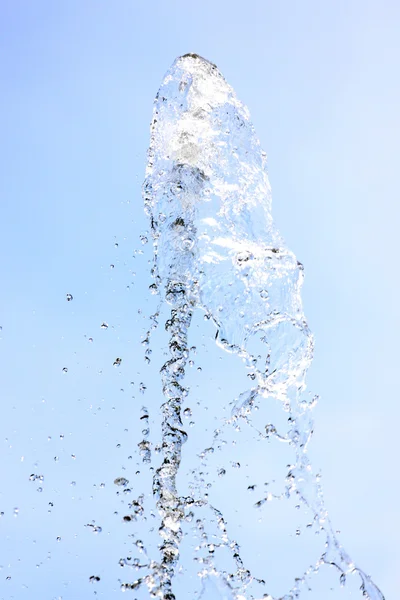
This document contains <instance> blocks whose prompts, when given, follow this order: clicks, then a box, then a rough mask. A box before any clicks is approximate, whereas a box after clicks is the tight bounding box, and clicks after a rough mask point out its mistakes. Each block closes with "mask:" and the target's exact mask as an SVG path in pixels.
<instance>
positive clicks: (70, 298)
mask: <svg viewBox="0 0 400 600" xmlns="http://www.w3.org/2000/svg"><path fill="white" fill-rule="evenodd" d="M66 297H67V302H71V300H73V299H74V297H73V295H72V294H67V296H66Z"/></svg>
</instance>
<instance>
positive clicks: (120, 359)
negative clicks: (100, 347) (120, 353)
mask: <svg viewBox="0 0 400 600" xmlns="http://www.w3.org/2000/svg"><path fill="white" fill-rule="evenodd" d="M121 363H122V358H116V359H115V360H114V362H113V366H114V367H119V366H120V364H121Z"/></svg>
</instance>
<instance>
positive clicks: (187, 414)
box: [183, 408, 192, 418]
mask: <svg viewBox="0 0 400 600" xmlns="http://www.w3.org/2000/svg"><path fill="white" fill-rule="evenodd" d="M183 416H184V417H186V418H189V417H191V416H192V409H191V408H185V410H184V411H183Z"/></svg>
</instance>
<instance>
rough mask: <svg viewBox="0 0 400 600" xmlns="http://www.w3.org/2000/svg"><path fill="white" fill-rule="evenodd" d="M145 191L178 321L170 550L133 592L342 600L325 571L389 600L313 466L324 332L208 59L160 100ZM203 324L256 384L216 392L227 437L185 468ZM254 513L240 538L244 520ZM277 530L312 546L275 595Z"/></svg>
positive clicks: (194, 63)
mask: <svg viewBox="0 0 400 600" xmlns="http://www.w3.org/2000/svg"><path fill="white" fill-rule="evenodd" d="M143 195H144V202H145V210H146V214H147V215H148V218H149V220H150V223H151V232H152V236H153V243H154V265H153V277H154V284H153V286H154V290H155V291H158V293H159V294H160V297H161V302H162V305H163V306H164V307H165V305H166V304H167V305H168V306H169V310H170V315H169V317H168V319H167V322H166V324H165V328H166V330H167V333H168V336H169V354H170V355H169V357H168V359H167V360H166V362H165V363H164V365H163V366H161V365H160V367H161V371H160V372H161V383H162V391H163V396H164V399H163V403H162V406H161V410H162V423H161V432H162V440H161V444H160V453H159V463H158V466H156V467H155V468H154V472H153V495H154V498H155V501H156V506H157V510H158V513H159V515H160V519H161V525H160V528H159V535H160V543H159V552H160V555H159V556H153V557H151V559H150V558H148V567H149V571H148V574H147V575H146V576H143V577H142V578H141V579H140V580H137V581H136V582H135V583H132V584H126V585H125V588H124V589H128V588H131V589H135V590H139V589H146V593H147V594H148V593H149V592H150V595H151V596H152V597H157V598H162V599H163V600H173V599H174V598H176V599H177V600H181V599H182V600H183V598H189V597H190V598H203V599H207V600H213V599H214V598H215V599H217V598H218V599H229V600H234V599H235V600H240V599H242V600H244V599H245V600H250V599H261V598H264V599H266V598H268V599H270V600H278V599H284V600H294V599H295V598H319V599H321V598H328V597H333V596H332V594H331V595H328V591H326V593H325V591H324V589H323V588H321V587H318V586H320V585H321V584H320V582H319V581H320V580H319V578H320V573H321V571H323V570H324V569H327V568H329V569H331V572H333V573H334V583H332V586H333V587H334V588H335V590H337V594H338V597H339V596H340V597H342V596H341V594H342V593H343V596H345V595H346V590H349V589H353V588H351V585H354V581H357V585H356V588H355V589H356V590H358V589H359V590H360V591H359V592H356V593H357V596H360V597H361V596H364V597H365V598H368V599H370V600H382V599H383V595H382V593H381V592H380V591H379V589H378V588H377V587H376V585H375V584H374V583H373V582H372V580H371V579H370V577H369V576H367V575H366V574H365V573H364V572H363V571H362V570H361V569H360V568H359V567H358V566H357V565H356V564H355V562H354V561H353V560H352V558H351V557H350V556H348V554H347V553H346V552H345V550H344V549H343V547H342V546H341V544H340V542H339V540H338V538H337V535H336V533H335V532H334V530H333V529H332V526H331V523H330V521H329V518H328V515H327V511H326V509H325V506H324V502H323V497H322V490H321V484H320V480H319V476H318V475H317V474H315V473H314V471H313V469H312V467H311V464H310V460H309V458H308V455H307V446H308V444H309V441H310V438H311V435H312V428H313V421H312V409H313V407H314V406H315V403H316V398H315V397H313V396H312V395H310V394H308V393H307V392H306V384H305V377H306V373H307V369H308V367H309V365H310V363H311V360H312V355H313V337H312V334H311V332H310V330H309V328H308V326H307V322H306V320H305V316H304V313H303V309H302V302H301V296H300V291H301V285H302V280H303V266H302V264H301V263H300V262H298V260H297V259H296V257H295V256H294V254H293V253H292V252H291V251H290V250H289V249H288V248H287V246H286V245H285V243H284V241H283V240H282V238H281V236H280V234H279V232H278V231H277V229H276V228H275V226H274V223H273V219H272V213H271V193H270V185H269V181H268V176H267V171H266V156H265V153H264V152H263V151H262V149H261V146H260V143H259V140H258V139H257V136H256V134H255V131H254V128H253V126H252V124H251V121H250V118H249V112H248V110H247V108H246V107H245V106H244V105H243V104H242V103H241V102H240V101H239V100H238V99H237V97H236V95H235V92H234V91H233V89H232V88H231V87H230V86H229V85H228V83H227V82H226V81H225V79H224V77H223V76H222V75H221V73H220V72H219V70H218V69H217V67H216V66H215V65H213V64H212V63H210V62H208V61H207V60H205V59H202V58H201V57H199V56H197V55H194V54H188V55H185V56H183V57H180V58H178V59H177V60H176V61H175V62H174V64H173V65H172V67H171V68H170V70H169V71H168V72H167V74H166V76H165V78H164V80H163V82H162V84H161V87H160V89H159V92H158V94H157V97H156V100H155V105H154V113H153V121H152V125H151V142H150V148H149V152H148V164H147V170H146V179H145V182H144V185H143ZM198 313H202V314H203V315H204V317H205V318H206V320H207V321H208V322H209V325H211V323H212V324H213V326H214V328H215V337H216V342H217V345H218V346H219V348H220V349H222V350H223V351H224V352H223V354H225V351H226V352H228V353H230V355H231V356H230V357H229V360H230V361H231V362H230V363H229V366H228V370H229V369H230V370H231V371H230V372H231V373H232V378H233V379H234V378H235V377H236V374H237V373H240V374H241V375H243V382H244V387H243V389H237V391H236V393H235V397H234V398H229V411H228V414H227V413H226V411H225V413H224V415H223V416H221V414H220V413H221V411H220V409H221V406H222V405H223V404H224V402H225V404H224V406H225V405H226V404H227V403H226V399H225V400H224V399H222V397H221V396H216V397H215V399H214V400H213V402H212V406H211V410H210V407H209V408H208V413H209V414H210V413H213V412H214V413H215V415H218V416H215V415H214V422H215V423H216V425H217V426H216V427H213V431H212V433H207V434H206V433H204V439H202V443H203V448H202V450H201V451H200V452H197V451H196V453H195V454H194V455H195V456H196V457H197V462H196V461H193V462H192V463H191V464H188V468H186V467H185V469H186V470H185V471H184V472H183V470H182V469H183V466H182V465H183V462H184V461H185V449H186V448H188V453H190V450H189V446H190V434H189V433H188V430H187V425H186V420H185V419H184V410H186V411H189V410H190V409H188V408H186V409H185V408H184V406H185V402H186V400H187V398H188V396H190V394H191V391H190V390H189V388H188V386H187V385H186V382H185V371H187V364H188V360H189V355H190V344H189V342H188V336H190V328H191V326H193V320H194V319H195V318H196V315H198ZM191 323H192V325H191ZM149 343H150V344H151V339H150V342H149ZM229 377H230V376H229ZM200 404H201V403H200ZM210 418H211V417H210ZM184 421H185V425H184ZM143 443H145V446H146V444H147V442H146V440H144V442H143ZM272 446H274V447H275V446H280V449H281V450H279V451H281V452H282V453H283V455H284V456H285V458H284V461H283V467H282V468H281V467H279V469H278V467H277V466H276V465H275V464H270V462H269V460H268V455H269V452H270V449H271V447H272ZM144 450H145V452H146V451H147V450H148V448H147V446H146V447H145V448H144ZM146 456H147V455H146ZM188 456H189V454H188ZM189 463H190V460H189ZM228 464H229V468H228V466H227V465H228ZM255 465H256V468H255ZM275 467H276V473H275V471H274V469H275ZM269 471H271V473H272V475H271V476H269V475H268V473H269ZM215 473H217V474H218V476H217V477H215V476H214V475H215ZM181 474H183V475H182V476H183V479H182V481H183V483H182V484H181V483H180V481H181V480H180V477H181ZM212 474H214V475H212ZM188 478H189V479H190V481H189V479H188ZM183 487H185V490H184V491H183V489H182V488H183ZM224 496H225V498H224ZM227 497H228V500H229V498H230V500H229V501H228V502H227ZM233 507H235V510H233ZM235 511H236V512H235ZM293 515H294V516H293ZM253 517H254V519H253V520H254V523H255V525H254V526H251V525H246V535H244V536H243V541H241V539H240V536H241V533H240V529H238V527H239V526H240V522H241V520H242V519H243V520H246V519H247V521H246V522H248V523H250V522H251V519H252V518H253ZM268 519H270V520H271V522H272V525H271V527H273V525H274V524H275V523H276V524H277V526H278V527H281V528H282V544H283V545H284V543H285V542H284V533H283V530H284V528H285V527H286V526H287V527H288V528H289V536H291V539H292V540H294V541H293V544H297V543H299V544H300V542H297V541H296V539H297V538H300V537H301V536H300V534H301V535H302V537H301V539H302V540H304V542H303V545H299V546H298V547H296V548H297V549H296V550H295V551H294V552H297V554H296V556H298V559H297V558H296V560H295V561H294V563H295V564H296V565H297V564H299V565H301V567H299V568H300V571H299V572H295V571H293V572H291V567H290V566H289V563H288V567H287V569H286V571H287V572H286V575H287V576H288V577H289V579H290V581H291V583H290V585H289V586H288V589H286V591H285V592H284V594H282V593H280V592H279V594H278V595H277V594H276V592H275V591H274V589H275V587H274V583H273V582H274V573H273V568H271V567H270V566H269V567H268V556H269V553H270V554H271V560H272V561H273V555H274V552H275V553H279V548H278V546H277V547H276V549H274V548H272V549H271V548H270V546H268V544H267V545H266V547H265V550H262V551H261V552H258V541H257V540H258V537H257V529H258V527H261V525H260V526H259V525H258V523H261V522H263V523H264V522H267V521H268ZM295 523H299V525H296V524H295ZM251 527H253V529H252V528H251ZM252 535H253V538H252V537H251V536H252ZM260 535H261V534H260ZM271 535H272V534H271ZM249 539H250V540H251V539H253V542H249V541H248V540H249ZM190 540H195V542H193V543H192V542H190ZM145 545H146V543H145V542H144V546H145ZM249 549H250V550H249ZM282 552H283V554H282V556H285V552H286V551H285V549H284V548H283V550H282ZM288 552H289V551H288ZM256 555H257V556H258V558H257V560H256V561H255V565H256V566H255V567H254V568H253V566H252V560H253V556H256ZM296 561H297V562H296ZM271 564H273V562H272V563H271ZM185 574H186V579H185ZM179 577H180V578H181V581H183V583H182V584H179V583H178V582H177V579H179ZM182 577H183V579H182ZM196 582H199V585H198V584H197V583H196ZM351 582H353V584H352V583H351ZM146 584H147V585H146ZM179 586H181V587H179ZM182 586H183V587H182ZM185 586H186V587H185ZM335 586H336V587H335ZM349 586H350V587H349ZM333 587H332V589H333ZM182 590H183V591H182ZM189 590H192V591H189ZM313 590H314V593H315V594H317V595H313ZM315 590H317V591H315ZM335 593H336V592H335ZM335 597H336V596H335ZM351 597H355V596H354V595H351Z"/></svg>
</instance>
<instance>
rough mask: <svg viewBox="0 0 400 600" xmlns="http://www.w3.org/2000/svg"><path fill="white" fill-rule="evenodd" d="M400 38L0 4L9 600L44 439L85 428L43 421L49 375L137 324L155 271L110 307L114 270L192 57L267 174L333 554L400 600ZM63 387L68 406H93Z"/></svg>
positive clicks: (316, 25)
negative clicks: (152, 149) (155, 117)
mask: <svg viewBox="0 0 400 600" xmlns="http://www.w3.org/2000/svg"><path fill="white" fill-rule="evenodd" d="M399 17H400V5H399V3H398V2H396V1H395V0H380V1H379V2H378V1H377V0H336V1H327V2H321V1H317V0H313V1H311V0H305V1H303V2H297V1H295V0H293V1H281V2H270V1H269V0H266V1H263V2H262V1H260V0H259V1H255V0H247V1H240V2H239V1H236V0H230V1H229V2H228V1H227V0H223V1H218V0H214V1H210V0H202V1H199V2H183V1H180V0H179V1H174V0H169V1H163V2H161V1H153V2H141V1H133V0H132V1H131V2H128V1H125V0H117V1H115V2H113V3H111V2H105V1H92V0H69V1H68V2H62V1H59V2H51V1H50V0H48V1H44V0H36V1H35V2H29V1H28V0H25V1H22V0H8V1H5V0H0V139H1V144H0V222H1V236H0V244H1V247H0V265H1V266H0V275H1V295H0V309H1V322H0V324H1V325H2V327H3V329H2V332H1V334H2V340H1V346H0V352H1V361H0V372H1V382H2V383H1V403H2V410H1V422H0V436H1V437H0V441H1V444H2V446H1V448H2V450H1V452H2V454H1V457H0V459H1V467H0V470H1V473H2V475H1V481H2V485H1V490H0V510H3V511H4V513H5V514H4V517H3V521H2V520H0V535H1V540H0V546H1V547H2V549H1V550H0V554H1V559H0V563H1V565H2V566H3V569H2V570H0V598H4V599H6V598H7V599H8V598H12V597H14V598H18V599H19V598H29V597H32V596H29V590H28V591H27V590H25V591H23V590H22V587H21V582H22V579H23V577H25V578H26V579H27V580H29V579H30V576H29V573H27V569H28V567H27V566H26V564H25V566H24V565H23V564H22V566H18V552H17V550H15V549H12V548H11V546H12V540H13V539H15V538H13V536H14V535H17V534H16V533H13V532H15V531H18V527H20V528H24V531H28V533H27V534H26V535H27V538H28V537H29V536H30V534H29V527H30V526H31V525H30V524H31V523H32V520H35V519H36V517H35V516H33V515H32V512H29V510H28V508H29V501H27V509H26V520H25V521H24V522H23V523H24V524H21V525H19V523H20V522H18V523H17V522H16V521H15V520H14V521H12V519H13V518H14V517H13V516H12V512H13V508H14V507H15V506H19V504H20V503H21V496H22V497H24V498H26V496H25V495H26V493H27V492H26V490H25V488H26V486H28V485H30V484H29V482H28V481H27V476H29V474H30V473H31V472H35V467H34V463H35V461H37V460H39V461H40V460H41V459H42V458H43V457H44V453H45V452H47V450H45V443H44V442H43V447H42V445H41V444H42V442H41V441H40V440H42V438H43V440H46V443H47V436H48V435H51V436H53V440H52V441H51V442H49V443H53V442H54V438H55V437H56V436H58V432H59V430H60V431H61V427H62V426H63V425H64V429H65V432H66V433H65V435H66V437H67V431H68V432H69V433H70V435H71V436H72V437H73V435H78V433H77V432H79V428H80V427H81V426H82V423H81V422H80V418H79V416H77V414H74V412H73V411H74V410H75V409H74V408H73V407H72V404H71V407H70V408H68V407H65V404H64V405H63V407H62V408H60V405H59V404H57V402H56V397H57V395H63V397H64V398H65V397H66V394H67V392H66V391H65V387H64V386H65V383H64V382H65V378H64V380H63V379H62V376H61V375H60V372H61V368H62V367H63V366H64V362H65V361H66V360H69V357H70V356H71V355H72V354H73V353H74V352H78V354H79V353H80V354H79V356H80V358H79V360H80V363H81V365H83V367H82V369H83V368H84V367H85V368H88V365H89V363H90V361H91V358H90V356H89V354H88V350H86V348H87V346H83V345H82V346H79V349H78V345H77V342H76V340H77V339H78V335H79V336H80V338H79V340H80V341H79V344H83V342H82V341H81V340H83V335H84V334H87V336H89V335H93V337H95V336H94V334H93V333H92V332H93V331H95V333H96V335H99V333H98V332H99V331H100V329H99V325H100V323H101V322H102V321H103V320H107V319H109V317H108V316H107V315H109V314H110V312H112V311H114V312H115V311H116V314H118V315H119V317H120V323H122V325H123V326H124V327H125V328H126V327H128V325H129V323H130V321H129V319H130V312H129V311H130V309H131V310H132V312H135V313H136V312H137V308H138V307H140V306H141V305H142V304H143V303H145V299H144V298H145V297H147V285H148V283H149V282H148V281H145V276H144V273H145V272H146V269H147V264H142V267H141V269H142V271H141V270H140V269H139V270H138V274H137V276H136V283H135V291H134V292H132V294H131V295H130V296H129V297H128V296H124V298H123V299H121V298H119V299H116V297H118V296H119V289H121V290H122V289H124V288H125V287H126V284H128V283H129V280H127V278H129V275H127V274H128V273H129V270H130V269H131V266H132V265H130V266H129V265H128V267H126V269H125V271H121V272H122V275H121V276H120V279H118V277H119V276H118V272H117V271H118V269H115V270H114V271H115V273H114V272H113V275H112V277H111V275H110V272H109V264H110V263H115V264H116V265H117V261H119V263H118V264H121V265H122V264H123V262H124V257H125V255H126V262H129V260H130V258H131V254H132V252H131V250H132V249H133V248H138V247H139V241H138V236H139V233H140V232H141V231H142V230H143V229H146V227H147V224H146V222H145V220H144V217H143V209H142V200H141V195H140V186H141V182H142V180H143V174H144V166H145V152H146V148H147V146H148V141H149V123H150V119H151V111H152V102H153V98H154V96H155V93H156V91H157V88H158V86H159V84H160V82H161V79H162V77H163V75H164V73H165V71H166V69H167V68H168V67H169V65H170V64H171V63H172V61H173V60H174V58H175V57H176V56H178V55H180V54H184V53H186V52H189V51H193V52H197V53H199V54H201V55H203V56H204V57H206V58H208V59H209V60H211V61H213V62H215V63H216V64H217V65H218V66H219V68H220V70H221V71H222V72H223V74H224V75H225V77H226V78H227V80H228V81H229V83H230V84H231V85H232V86H233V87H234V88H235V90H236V92H237V94H238V96H239V98H240V99H241V100H242V101H243V102H245V103H246V104H247V105H248V107H249V109H250V112H251V116H252V120H253V122H254V125H255V127H256V130H257V132H258V135H259V138H260V140H261V143H262V146H263V147H264V149H265V150H266V152H267V154H268V159H269V173H270V180H271V184H272V191H273V211H274V217H275V220H276V222H277V224H278V226H279V228H280V230H281V232H282V234H283V236H284V237H285V239H286V241H287V243H288V245H289V247H290V248H291V249H292V250H293V251H294V252H295V253H296V255H297V257H298V259H299V260H301V261H302V262H303V264H304V265H305V270H306V281H305V285H304V291H303V298H304V305H305V312H306V315H307V317H308V320H309V324H310V327H311V329H312V330H313V332H314V334H315V337H316V352H315V359H314V363H313V366H312V369H311V371H310V374H309V380H308V381H309V387H310V389H311V390H312V391H314V392H318V393H319V394H320V395H321V401H320V403H319V405H318V407H317V408H316V410H315V420H316V424H315V435H314V439H313V441H312V444H311V447H310V453H311V456H312V459H313V462H314V464H315V465H316V466H318V467H320V468H321V471H322V474H323V485H324V490H325V498H326V503H327V506H328V509H329V512H330V515H331V517H332V521H333V523H334V526H335V527H336V528H339V529H340V530H341V532H342V534H341V541H342V542H343V543H344V545H345V547H346V549H347V550H348V552H349V553H350V554H351V555H352V557H353V558H354V559H355V560H356V562H357V564H359V565H360V566H361V567H362V568H363V569H364V570H365V571H366V572H367V573H370V574H371V575H372V576H373V579H374V580H375V582H376V583H377V584H378V585H379V586H380V587H381V589H382V591H383V592H384V593H385V595H386V596H387V598H388V599H389V598H396V597H397V595H396V594H398V590H399V588H400V576H399V565H400V550H399V538H400V526H399V508H398V506H399V491H400V485H399V475H398V458H399V449H398V448H399V446H398V437H399V432H398V423H399V418H400V408H399V392H398V378H399V338H400V324H399V315H398V303H399V300H398V298H399V291H400V287H399V259H398V239H399V233H398V229H399V223H400V218H399V217H400V211H399V201H398V169H399V166H398V165H399V133H400V127H399V125H400V119H399V105H400V84H399V67H400V65H399V58H400V36H399V31H400V29H399V28H400V19H399ZM114 237H115V239H114ZM115 240H117V241H118V242H119V249H118V251H120V252H121V253H122V254H120V255H118V256H116V254H115V253H116V249H115V247H114V242H115ZM124 244H125V245H124ZM124 248H126V250H124ZM123 252H125V254H123ZM128 257H129V258H128ZM142 272H143V277H142V281H143V284H142V283H141V282H140V280H139V276H140V273H142ZM67 292H71V293H72V294H73V295H74V301H73V303H68V304H67V303H66V301H65V294H66V293H67ZM94 298H95V299H96V302H94V301H93V299H94ZM85 303H86V304H85ZM116 303H117V305H118V308H115V306H116ZM118 311H119V312H118ZM95 326H96V327H97V329H96V330H94V327H95ZM110 330H111V327H110ZM107 333H111V331H109V332H107ZM115 335H116V336H117V335H118V336H120V338H121V336H122V338H123V332H119V333H118V334H117V333H115ZM126 335H127V334H126ZM127 337H129V336H128V335H127ZM62 338H63V339H62ZM86 341H87V340H86V339H85V343H86ZM95 341H96V339H95ZM121 343H122V342H121ZM104 352H106V346H104ZM64 358H65V360H64ZM93 368H94V367H93ZM67 376H71V377H70V380H71V379H72V380H73V377H74V375H73V374H71V373H70V372H69V373H68V375H67ZM112 376H113V375H110V376H109V377H112ZM73 381H74V383H73V384H69V385H72V388H73V390H72V392H71V393H72V394H74V398H75V397H78V396H79V395H82V396H84V392H83V391H82V386H84V385H87V386H88V390H89V391H88V393H90V389H91V388H92V387H93V386H92V384H91V383H90V381H89V382H88V381H86V384H84V382H83V380H82V381H81V380H80V379H79V378H77V377H76V376H75V379H74V380H73ZM68 393H70V391H68ZM50 398H51V400H50ZM43 400H45V401H46V402H47V409H46V410H45V409H43V406H44V405H45V403H44V402H43ZM52 402H53V404H51V403H52ZM110 410H111V409H110ZM41 411H42V412H41ZM43 411H44V412H43ZM129 418H130V413H129V407H127V408H126V410H125V413H124V419H125V420H126V422H129ZM55 423H57V425H56V424H55ZM55 432H57V433H55ZM81 433H82V432H81ZM32 440H33V441H32ZM54 443H55V442H54ZM57 443H58V442H57ZM71 448H72V446H71ZM53 454H54V455H55V454H57V450H54V452H53V451H51V456H53ZM21 456H24V461H23V462H21ZM110 460H111V459H110ZM43 461H44V458H43V460H42V462H43ZM44 462H45V461H44ZM27 463H28V465H29V466H27ZM79 468H80V467H79V466H78V465H75V466H74V471H73V472H72V474H71V478H72V479H73V478H75V479H77V478H78V477H79ZM98 469H99V481H100V479H101V469H102V466H101V464H100V465H99V466H98ZM39 470H40V468H39ZM66 477H67V475H66ZM68 483H69V481H68ZM32 502H33V501H32ZM2 507H3V508H2ZM36 514H37V513H36ZM8 515H11V516H10V517H9V521H8V525H7V524H6V525H4V523H7V518H8ZM20 518H22V510H21V516H19V517H17V519H20ZM2 526H3V533H1V531H2ZM73 526H74V525H73V524H72V525H71V527H73ZM16 528H17V529H16ZM25 528H27V529H25ZM20 533H21V531H20ZM18 535H19V534H18ZM55 535H56V533H55V534H54V536H55ZM6 537H7V540H8V541H7V543H6V542H5V539H6ZM31 538H32V536H30V537H29V540H31ZM18 539H19V541H18V544H19V545H21V544H22V543H23V539H25V538H24V535H22V537H21V538H18ZM10 540H11V541H10ZM10 544H11V545H10ZM67 548H68V546H67ZM63 551H67V550H65V547H64V550H63ZM8 552H9V554H8ZM29 552H30V553H31V554H34V552H35V550H34V548H33V547H32V548H31V549H30V550H29ZM82 553H83V551H82ZM81 558H82V555H81ZM33 564H34V562H32V565H33ZM29 568H31V567H29ZM8 575H11V576H12V579H11V580H10V581H6V577H7V576H8ZM53 576H54V578H55V580H56V582H57V577H58V575H57V572H56V571H53ZM24 582H25V583H27V581H25V580H24ZM11 586H14V587H11ZM59 593H60V594H61V595H62V593H61V591H60V592H59ZM85 594H86V592H85ZM85 594H84V593H82V597H84V596H85ZM50 597H52V596H50V595H46V594H45V593H44V595H43V598H50ZM64 597H69V596H64Z"/></svg>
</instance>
